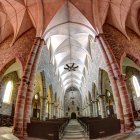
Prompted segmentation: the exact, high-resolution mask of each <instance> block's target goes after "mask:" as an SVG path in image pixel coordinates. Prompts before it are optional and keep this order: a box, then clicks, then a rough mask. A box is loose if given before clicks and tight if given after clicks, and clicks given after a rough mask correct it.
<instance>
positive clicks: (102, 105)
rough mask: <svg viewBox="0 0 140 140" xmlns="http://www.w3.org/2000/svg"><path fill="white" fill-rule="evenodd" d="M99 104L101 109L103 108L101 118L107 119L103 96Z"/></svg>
mask: <svg viewBox="0 0 140 140" xmlns="http://www.w3.org/2000/svg"><path fill="white" fill-rule="evenodd" d="M99 102H100V107H101V116H102V118H105V117H106V108H105V103H104V96H103V95H100V97H99Z"/></svg>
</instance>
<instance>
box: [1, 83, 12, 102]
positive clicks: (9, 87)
mask: <svg viewBox="0 0 140 140" xmlns="http://www.w3.org/2000/svg"><path fill="white" fill-rule="evenodd" d="M12 90H13V83H12V82H11V81H9V82H8V83H7V85H6V88H5V92H4V97H3V102H4V103H10V99H11V94H12Z"/></svg>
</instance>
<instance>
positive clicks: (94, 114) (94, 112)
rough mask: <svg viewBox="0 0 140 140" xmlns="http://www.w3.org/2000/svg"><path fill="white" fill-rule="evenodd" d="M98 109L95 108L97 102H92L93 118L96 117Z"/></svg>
mask: <svg viewBox="0 0 140 140" xmlns="http://www.w3.org/2000/svg"><path fill="white" fill-rule="evenodd" d="M97 109H98V108H97V101H96V100H94V101H93V117H98V113H97V112H98V110H97Z"/></svg>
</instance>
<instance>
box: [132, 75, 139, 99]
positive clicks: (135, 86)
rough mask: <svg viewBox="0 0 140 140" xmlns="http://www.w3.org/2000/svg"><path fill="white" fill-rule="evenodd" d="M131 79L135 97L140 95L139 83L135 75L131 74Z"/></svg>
mask: <svg viewBox="0 0 140 140" xmlns="http://www.w3.org/2000/svg"><path fill="white" fill-rule="evenodd" d="M132 80H133V85H134V88H135V92H136V95H137V97H140V85H139V82H138V79H137V77H136V76H133V77H132Z"/></svg>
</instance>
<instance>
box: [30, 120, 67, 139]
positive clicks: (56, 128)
mask: <svg viewBox="0 0 140 140" xmlns="http://www.w3.org/2000/svg"><path fill="white" fill-rule="evenodd" d="M67 123H68V119H65V118H64V119H51V120H46V121H37V120H36V121H31V123H28V124H27V133H28V136H29V137H35V138H42V139H48V135H49V134H53V135H54V140H59V137H60V133H61V134H62V133H63V131H64V128H65V127H66V125H67Z"/></svg>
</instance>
